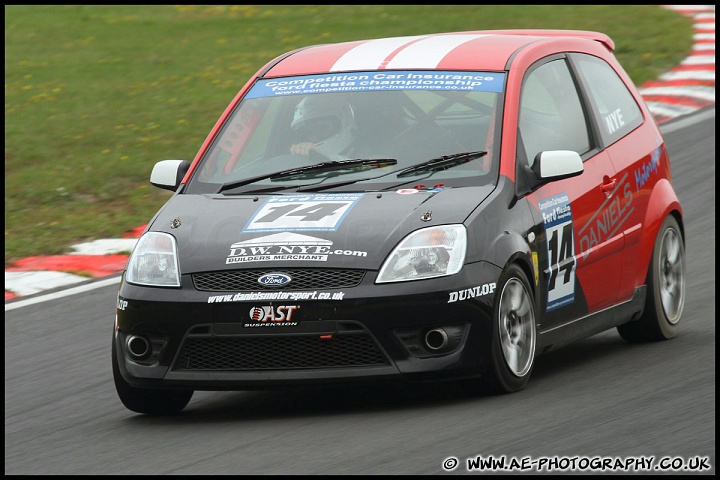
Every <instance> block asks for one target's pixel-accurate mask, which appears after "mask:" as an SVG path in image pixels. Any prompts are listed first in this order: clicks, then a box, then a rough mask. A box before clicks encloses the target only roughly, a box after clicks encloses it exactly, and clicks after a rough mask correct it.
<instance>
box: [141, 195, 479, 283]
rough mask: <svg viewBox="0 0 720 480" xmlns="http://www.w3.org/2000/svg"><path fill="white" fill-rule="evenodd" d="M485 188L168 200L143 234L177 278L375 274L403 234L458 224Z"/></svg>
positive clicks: (174, 197) (466, 215)
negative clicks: (170, 253) (171, 263)
mask: <svg viewBox="0 0 720 480" xmlns="http://www.w3.org/2000/svg"><path fill="white" fill-rule="evenodd" d="M492 189H493V187H492V186H477V187H463V188H449V189H443V190H439V189H437V190H413V189H407V190H398V191H395V192H382V193H378V192H368V193H345V194H325V193H323V194H316V193H312V194H283V195H258V196H223V195H190V194H179V195H175V196H173V197H172V198H171V199H170V200H169V201H168V202H167V203H166V204H165V206H164V207H163V208H162V209H161V211H160V212H159V213H158V215H157V216H156V218H155V219H154V221H153V223H152V225H151V228H150V230H151V231H159V232H166V233H169V234H171V235H173V236H174V237H175V238H176V239H177V242H178V255H179V260H180V271H181V272H182V273H183V274H188V273H196V272H206V271H218V270H228V269H238V268H280V267H284V268H289V267H322V268H361V269H369V270H374V269H379V268H380V266H381V265H382V262H383V261H384V260H385V258H386V257H387V256H388V254H389V253H390V252H391V251H392V249H393V248H394V247H395V246H396V245H397V244H398V242H400V240H402V239H403V238H404V237H405V236H406V235H407V234H408V233H410V232H412V231H414V230H417V229H420V228H424V227H428V226H432V225H445V224H453V223H462V222H463V221H464V220H465V219H466V218H467V217H468V215H469V214H470V213H471V212H472V211H473V210H474V209H475V208H476V207H477V206H478V205H479V204H480V203H481V202H482V201H483V200H484V199H485V198H486V197H487V196H488V195H489V194H490V192H491V191H492Z"/></svg>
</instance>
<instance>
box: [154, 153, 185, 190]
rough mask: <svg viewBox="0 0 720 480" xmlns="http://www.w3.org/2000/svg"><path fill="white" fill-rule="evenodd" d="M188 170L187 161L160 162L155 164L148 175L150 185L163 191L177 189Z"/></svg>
mask: <svg viewBox="0 0 720 480" xmlns="http://www.w3.org/2000/svg"><path fill="white" fill-rule="evenodd" d="M189 168H190V162H188V161H187V160H162V161H159V162H157V163H156V164H155V166H154V167H153V169H152V173H151V174H150V183H152V184H153V185H154V186H156V187H158V188H162V189H165V190H172V191H173V192H174V191H176V190H177V189H178V187H179V186H180V182H182V179H183V178H185V174H186V173H187V171H188V169H189Z"/></svg>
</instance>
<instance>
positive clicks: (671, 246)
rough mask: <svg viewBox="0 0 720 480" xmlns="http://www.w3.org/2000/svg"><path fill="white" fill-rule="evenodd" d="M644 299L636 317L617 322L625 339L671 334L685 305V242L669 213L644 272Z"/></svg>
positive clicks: (619, 330) (665, 336) (644, 339)
mask: <svg viewBox="0 0 720 480" xmlns="http://www.w3.org/2000/svg"><path fill="white" fill-rule="evenodd" d="M646 283H647V289H648V292H647V298H646V300H645V309H644V310H643V313H642V316H641V317H640V319H639V320H637V321H634V322H630V323H626V324H624V325H620V326H619V327H618V332H619V333H620V336H621V337H622V338H623V339H625V340H626V341H628V342H632V343H635V342H648V341H657V340H666V339H668V338H672V337H674V336H675V335H676V334H677V332H678V329H679V327H680V316H681V315H682V310H683V306H684V305H685V242H684V241H683V236H682V232H681V231H680V226H679V224H678V222H677V220H676V219H675V217H673V216H672V215H669V216H668V217H667V218H666V219H665V221H664V222H663V224H662V227H660V231H659V232H658V236H657V240H656V241H655V247H654V248H653V254H652V259H651V261H650V267H649V268H648V273H647V282H646Z"/></svg>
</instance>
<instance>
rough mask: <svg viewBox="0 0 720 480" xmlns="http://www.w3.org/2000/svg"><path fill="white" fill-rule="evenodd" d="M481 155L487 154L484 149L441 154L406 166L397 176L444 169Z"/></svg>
mask: <svg viewBox="0 0 720 480" xmlns="http://www.w3.org/2000/svg"><path fill="white" fill-rule="evenodd" d="M483 155H487V152H485V151H478V152H462V153H454V154H452V155H443V156H442V157H438V158H433V159H431V160H427V161H425V162H422V163H418V164H417V165H413V166H412V167H408V168H406V169H404V170H400V171H399V172H398V174H397V176H398V177H406V176H408V175H410V174H412V173H415V172H426V171H430V172H436V171H439V170H445V169H446V168H450V167H454V166H455V165H461V164H463V163H467V162H469V161H471V160H475V159H476V158H480V157H482V156H483Z"/></svg>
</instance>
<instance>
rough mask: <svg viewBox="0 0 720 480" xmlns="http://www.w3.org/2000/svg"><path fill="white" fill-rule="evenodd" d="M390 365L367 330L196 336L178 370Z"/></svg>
mask: <svg viewBox="0 0 720 480" xmlns="http://www.w3.org/2000/svg"><path fill="white" fill-rule="evenodd" d="M383 365H389V362H388V360H387V358H386V357H385V355H384V354H383V352H382V351H381V350H380V348H379V347H378V346H377V344H376V343H375V341H374V340H373V338H372V337H371V336H370V335H369V334H368V333H367V332H364V331H361V332H358V333H343V334H340V335H333V336H332V337H330V338H327V337H323V338H321V337H320V336H317V335H282V336H281V335H271V336H257V335H254V336H243V337H240V336H238V337H192V336H189V337H187V338H186V339H185V341H184V342H183V345H182V347H181V349H180V355H178V358H177V361H176V362H175V365H174V367H173V369H174V370H214V371H219V370H288V369H302V368H342V367H345V368H347V367H369V366H383Z"/></svg>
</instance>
